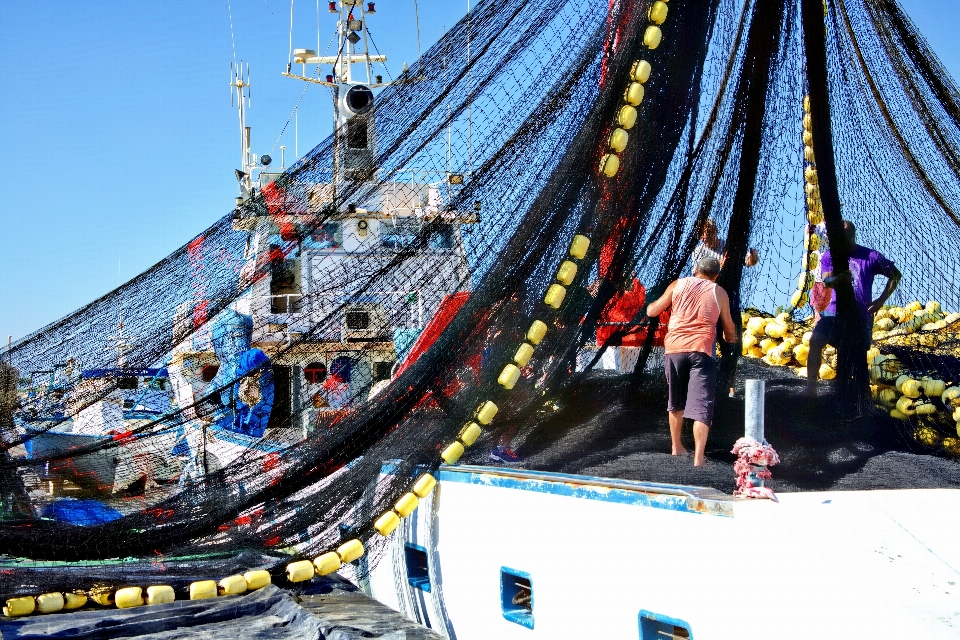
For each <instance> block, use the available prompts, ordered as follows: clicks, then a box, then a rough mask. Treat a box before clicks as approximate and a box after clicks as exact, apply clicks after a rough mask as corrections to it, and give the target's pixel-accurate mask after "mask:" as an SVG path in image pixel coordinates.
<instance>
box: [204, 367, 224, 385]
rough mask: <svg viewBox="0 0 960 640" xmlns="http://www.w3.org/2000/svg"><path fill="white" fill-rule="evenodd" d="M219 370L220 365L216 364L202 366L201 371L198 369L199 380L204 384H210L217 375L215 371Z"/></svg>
mask: <svg viewBox="0 0 960 640" xmlns="http://www.w3.org/2000/svg"><path fill="white" fill-rule="evenodd" d="M219 370H220V365H218V364H208V365H204V367H203V369H200V379H201V380H203V381H204V382H210V381H211V380H213V378H214V377H215V376H216V375H217V371H219Z"/></svg>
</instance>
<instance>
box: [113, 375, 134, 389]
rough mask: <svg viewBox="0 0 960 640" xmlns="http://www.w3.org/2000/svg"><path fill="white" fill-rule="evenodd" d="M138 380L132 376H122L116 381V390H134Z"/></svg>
mask: <svg viewBox="0 0 960 640" xmlns="http://www.w3.org/2000/svg"><path fill="white" fill-rule="evenodd" d="M138 382H139V380H137V378H135V377H133V376H124V377H122V378H118V379H117V388H118V389H136V388H137V383H138Z"/></svg>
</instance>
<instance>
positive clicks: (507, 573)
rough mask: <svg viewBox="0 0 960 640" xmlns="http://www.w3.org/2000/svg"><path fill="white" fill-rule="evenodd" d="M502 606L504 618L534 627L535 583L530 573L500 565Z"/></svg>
mask: <svg viewBox="0 0 960 640" xmlns="http://www.w3.org/2000/svg"><path fill="white" fill-rule="evenodd" d="M500 607H501V609H502V610H503V617H504V618H506V619H507V620H509V621H510V622H515V623H516V624H519V625H520V626H523V627H526V628H527V629H533V583H532V582H531V580H530V574H529V573H527V572H526V571H519V570H517V569H510V568H508V567H500Z"/></svg>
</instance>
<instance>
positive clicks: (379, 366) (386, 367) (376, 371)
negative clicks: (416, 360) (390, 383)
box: [373, 362, 393, 382]
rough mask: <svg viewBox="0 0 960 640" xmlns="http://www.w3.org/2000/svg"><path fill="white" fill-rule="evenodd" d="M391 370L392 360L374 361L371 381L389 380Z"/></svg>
mask: <svg viewBox="0 0 960 640" xmlns="http://www.w3.org/2000/svg"><path fill="white" fill-rule="evenodd" d="M392 371H393V363H392V362H374V363H373V381H374V382H380V381H381V380H389V379H390V373H391V372H392Z"/></svg>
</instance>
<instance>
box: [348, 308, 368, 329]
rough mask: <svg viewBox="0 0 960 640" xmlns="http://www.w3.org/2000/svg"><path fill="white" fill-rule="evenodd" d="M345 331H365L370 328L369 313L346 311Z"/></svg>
mask: <svg viewBox="0 0 960 640" xmlns="http://www.w3.org/2000/svg"><path fill="white" fill-rule="evenodd" d="M346 322H347V329H353V330H358V329H366V328H368V327H369V326H370V312H369V311H347V313H346Z"/></svg>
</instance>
